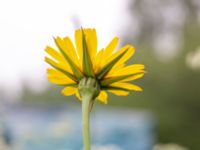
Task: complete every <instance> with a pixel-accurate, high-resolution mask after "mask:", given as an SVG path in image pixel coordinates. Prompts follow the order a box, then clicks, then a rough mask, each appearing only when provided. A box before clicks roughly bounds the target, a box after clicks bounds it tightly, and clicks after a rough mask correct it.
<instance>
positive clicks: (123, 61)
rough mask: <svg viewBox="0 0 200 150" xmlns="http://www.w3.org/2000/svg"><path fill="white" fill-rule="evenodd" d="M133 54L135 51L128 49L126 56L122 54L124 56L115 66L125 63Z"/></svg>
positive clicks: (131, 48)
mask: <svg viewBox="0 0 200 150" xmlns="http://www.w3.org/2000/svg"><path fill="white" fill-rule="evenodd" d="M134 53H135V49H134V48H133V47H130V48H129V49H128V50H127V52H126V54H124V56H123V57H122V58H121V59H120V60H119V61H118V62H117V63H116V66H117V65H120V64H123V63H125V62H126V61H127V60H129V59H130V58H131V57H132V56H133V55H134Z"/></svg>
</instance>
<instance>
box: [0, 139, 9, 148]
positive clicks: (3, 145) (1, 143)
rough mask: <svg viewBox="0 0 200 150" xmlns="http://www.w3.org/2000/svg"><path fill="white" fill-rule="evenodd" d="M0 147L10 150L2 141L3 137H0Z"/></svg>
mask: <svg viewBox="0 0 200 150" xmlns="http://www.w3.org/2000/svg"><path fill="white" fill-rule="evenodd" d="M0 149H1V150H11V148H10V147H9V146H8V145H7V144H6V143H5V142H4V140H3V138H1V137H0Z"/></svg>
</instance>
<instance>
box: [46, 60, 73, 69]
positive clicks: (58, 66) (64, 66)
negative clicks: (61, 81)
mask: <svg viewBox="0 0 200 150" xmlns="http://www.w3.org/2000/svg"><path fill="white" fill-rule="evenodd" d="M45 61H46V62H47V63H48V64H50V65H52V66H55V67H57V68H60V69H62V70H65V71H67V72H69V73H72V70H71V68H70V67H69V66H68V65H66V64H65V63H56V62H55V61H53V60H52V59H50V58H48V57H45Z"/></svg>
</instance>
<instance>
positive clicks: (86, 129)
mask: <svg viewBox="0 0 200 150" xmlns="http://www.w3.org/2000/svg"><path fill="white" fill-rule="evenodd" d="M92 96H93V93H90V92H86V93H85V94H84V95H82V125H83V144H84V149H83V150H90V102H91V101H92Z"/></svg>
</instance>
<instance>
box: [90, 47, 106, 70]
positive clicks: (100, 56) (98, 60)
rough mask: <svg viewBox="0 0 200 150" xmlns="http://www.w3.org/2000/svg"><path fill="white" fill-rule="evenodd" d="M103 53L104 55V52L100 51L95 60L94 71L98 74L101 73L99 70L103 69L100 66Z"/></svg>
mask: <svg viewBox="0 0 200 150" xmlns="http://www.w3.org/2000/svg"><path fill="white" fill-rule="evenodd" d="M103 53H104V50H103V49H102V50H100V51H99V52H98V54H97V56H96V58H95V59H94V64H93V70H94V73H97V72H99V70H100V69H101V66H100V63H101V61H102V59H103Z"/></svg>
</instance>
